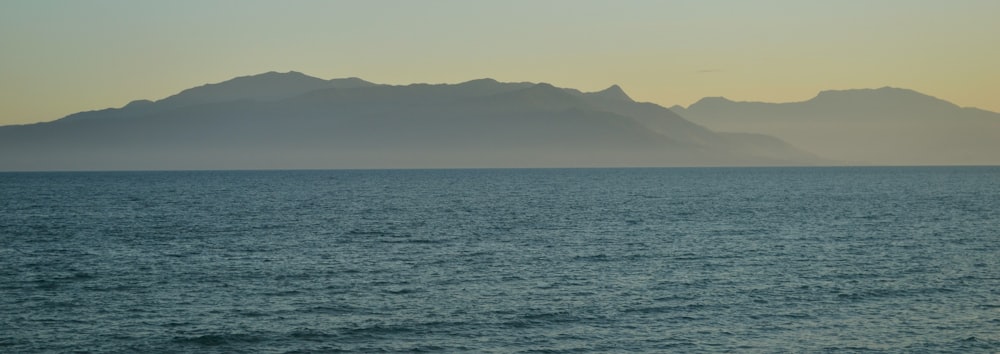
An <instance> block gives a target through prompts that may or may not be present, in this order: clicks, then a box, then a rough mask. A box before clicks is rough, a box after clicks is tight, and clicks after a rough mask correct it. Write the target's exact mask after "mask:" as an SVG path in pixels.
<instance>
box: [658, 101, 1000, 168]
mask: <svg viewBox="0 0 1000 354" xmlns="http://www.w3.org/2000/svg"><path fill="white" fill-rule="evenodd" d="M671 110H673V111H674V112H676V113H678V114H680V115H682V116H684V117H685V118H688V119H690V120H691V121H693V122H695V123H698V124H702V125H704V126H706V127H708V128H710V129H713V130H717V131H730V132H744V133H756V134H766V135H770V136H774V137H776V138H779V139H781V140H783V141H786V142H788V143H790V144H791V145H793V146H795V147H798V148H802V149H803V150H806V151H809V152H812V153H815V154H817V155H820V156H823V157H825V158H829V159H832V160H836V161H839V163H842V164H858V165H873V164H874V165H1000V114H998V113H995V112H989V111H985V110H981V109H976V108H963V107H959V106H957V105H955V104H952V103H950V102H947V101H944V100H941V99H938V98H935V97H931V96H928V95H925V94H922V93H919V92H916V91H912V90H907V89H900V88H892V87H883V88H879V89H858V90H841V91H823V92H820V93H819V94H818V95H817V96H816V97H814V98H812V99H810V100H807V101H803V102H791V103H763V102H734V101H731V100H728V99H725V98H722V97H709V98H704V99H702V100H700V101H698V102H696V103H694V104H692V105H691V106H689V107H687V108H684V107H679V106H675V107H671Z"/></svg>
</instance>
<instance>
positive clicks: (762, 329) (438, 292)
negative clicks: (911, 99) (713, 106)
mask: <svg viewBox="0 0 1000 354" xmlns="http://www.w3.org/2000/svg"><path fill="white" fill-rule="evenodd" d="M997 350H1000V168H992V167H967V168H945V167H939V168H736V169H728V168H718V169H600V170H587V169H582V170H575V169H567V170H436V171H274V172H132V173H128V172H117V173H112V172H108V173H8V174H0V352H18V353H20V352H67V351H87V352H163V351H167V352H227V353H228V352H251V353H258V352H264V353H267V352H275V353H284V352H335V351H356V352H380V351H381V352H401V351H430V352H553V353H555V352H617V351H630V352H734V351H735V352H784V351H810V352H814V351H832V352H842V351H849V352H863V351H875V352H882V351H885V352H956V353H968V352H994V351H997Z"/></svg>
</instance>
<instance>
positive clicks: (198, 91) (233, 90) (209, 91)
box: [0, 72, 823, 170]
mask: <svg viewBox="0 0 1000 354" xmlns="http://www.w3.org/2000/svg"><path fill="white" fill-rule="evenodd" d="M811 163H823V160H820V159H818V158H816V157H815V156H812V155H810V154H807V153H804V152H801V151H799V150H796V149H794V148H792V147H791V146H789V145H788V144H785V143H784V142H782V141H780V140H777V139H774V138H771V137H766V136H761V135H752V134H730V133H725V134H723V133H715V132H713V131H710V130H708V129H706V128H704V127H702V126H699V125H697V124H694V123H691V122H690V121H687V120H685V119H684V118H681V117H680V116H678V115H677V114H675V113H674V112H672V111H670V110H668V109H666V108H663V107H660V106H657V105H654V104H651V103H637V102H634V101H633V100H632V99H631V98H629V97H628V95H627V94H625V92H624V91H623V90H622V89H621V88H620V87H618V86H617V85H616V86H611V87H610V88H608V89H606V90H603V91H599V92H592V93H583V92H580V91H578V90H574V89H566V88H558V87H555V86H552V85H550V84H545V83H523V82H522V83H501V82H497V81H495V80H492V79H479V80H472V81H468V82H464V83H460V84H437V85H431V84H412V85H400V86H396V85H380V84H374V83H370V82H367V81H364V80H361V79H357V78H349V79H334V80H323V79H318V78H314V77H310V76H307V75H305V74H301V73H297V72H288V73H275V72H269V73H264V74H259V75H254V76H244V77H238V78H235V79H231V80H228V81H225V82H221V83H216V84H208V85H203V86H199V87H195V88H191V89H187V90H184V91H181V92H180V93H178V94H176V95H173V96H170V97H167V98H164V99H161V100H157V101H150V100H137V101H133V102H131V103H129V104H127V105H125V106H124V107H121V108H112V109H105V110H99V111H90V112H81V113H76V114H71V115H69V116H67V117H65V118H62V119H59V120H55V121H52V122H46V123H37V124H30V125H18V126H4V127H0V170H147V169H275V168H442V167H444V168H451V167H589V166H609V167H610V166H677V165H685V166H689V165H787V164H811Z"/></svg>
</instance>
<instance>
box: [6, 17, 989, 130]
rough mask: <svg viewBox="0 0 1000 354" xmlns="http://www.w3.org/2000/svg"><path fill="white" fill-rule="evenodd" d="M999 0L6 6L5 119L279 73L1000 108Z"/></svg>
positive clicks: (654, 96) (683, 99)
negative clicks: (887, 95)
mask: <svg viewBox="0 0 1000 354" xmlns="http://www.w3.org/2000/svg"><path fill="white" fill-rule="evenodd" d="M998 18H1000V1H996V0H950V1H949V0H940V1H929V0H863V1H862V0H858V1H853V0H828V1H807V0H787V1H779V0H772V1H764V0H762V1H753V0H734V1H721V0H719V1H711V0H691V1H672V0H650V1H638V0H637V1H611V0H608V1H589V0H566V1H556V0H528V1H519V0H499V1H470V0H456V1H435V0H423V1H413V0H405V1H403V0H400V1H389V0H365V1H252V0H238V1H237V0H233V1H212V0H193V1H187V0H170V1H133V0H120V1H111V0H106V1H98V0H65V1H55V0H5V1H0V125H4V124H16V123H27V122H37V121H49V120H53V119H57V118H60V117H62V116H64V115H66V114H69V113H73V112H77V111H83V110H92V109H101V108H107V107H120V106H122V105H124V104H126V103H128V102H129V101H131V100H135V99H154V100H155V99H160V98H163V97H166V96H168V95H171V94H174V93H176V92H178V91H180V90H182V89H185V88H189V87H193V86H197V85H201V84H204V83H209V82H219V81H224V80H226V79H229V78H232V77H235V76H243V75H251V74H257V73H261V72H266V71H282V72H284V71H289V70H295V71H301V72H304V73H306V74H309V75H312V76H316V77H320V78H325V79H328V78H335V77H348V76H357V77H361V78H364V79H366V80H369V81H373V82H378V83H389V84H406V83H414V82H429V83H457V82H462V81H467V80H471V79H476V78H483V77H492V78H495V79H497V80H500V81H533V82H549V83H552V84H554V85H556V86H562V87H573V88H578V89H581V90H585V91H596V90H600V89H603V88H605V87H607V86H610V85H612V84H620V85H621V86H622V87H623V88H624V89H625V90H626V91H627V92H628V93H629V94H630V95H631V96H632V97H633V98H635V99H637V100H641V101H651V102H655V103H659V104H661V105H664V106H670V105H674V104H681V105H685V106H686V105H688V104H691V103H693V102H694V101H696V100H697V99H699V98H701V97H704V96H725V97H728V98H730V99H734V100H755V101H771V102H783V101H799V100H805V99H808V98H810V97H812V96H814V95H815V94H816V93H817V92H818V91H820V90H824V89H848V88H874V87H882V86H895V87H904V88H910V89H915V90H917V91H921V92H923V93H926V94H930V95H933V96H937V97H939V98H943V99H946V100H949V101H952V102H954V103H956V104H959V105H961V106H975V107H980V108H984V109H989V110H992V111H1000V65H998V64H997V63H1000V21H998V20H997V19H998Z"/></svg>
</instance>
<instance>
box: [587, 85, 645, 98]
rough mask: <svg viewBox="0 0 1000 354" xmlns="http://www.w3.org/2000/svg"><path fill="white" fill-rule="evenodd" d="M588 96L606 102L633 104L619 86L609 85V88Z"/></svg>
mask: <svg viewBox="0 0 1000 354" xmlns="http://www.w3.org/2000/svg"><path fill="white" fill-rule="evenodd" d="M588 95H590V96H593V97H600V98H603V99H608V100H615V101H625V102H635V101H633V100H632V98H631V97H629V96H628V94H627V93H625V90H622V88H621V86H618V85H611V87H608V88H606V89H604V90H601V91H597V92H591V93H589V94H588Z"/></svg>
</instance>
